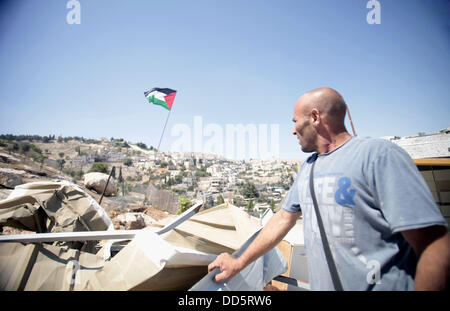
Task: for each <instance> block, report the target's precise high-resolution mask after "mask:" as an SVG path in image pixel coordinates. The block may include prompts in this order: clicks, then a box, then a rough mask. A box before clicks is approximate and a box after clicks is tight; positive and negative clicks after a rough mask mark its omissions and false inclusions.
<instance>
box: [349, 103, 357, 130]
mask: <svg viewBox="0 0 450 311" xmlns="http://www.w3.org/2000/svg"><path fill="white" fill-rule="evenodd" d="M347 114H348V119H349V120H350V125H351V126H352V131H353V136H356V132H355V127H354V126H353V121H352V117H351V116H350V110H349V109H348V106H347Z"/></svg>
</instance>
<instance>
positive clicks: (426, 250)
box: [402, 226, 450, 290]
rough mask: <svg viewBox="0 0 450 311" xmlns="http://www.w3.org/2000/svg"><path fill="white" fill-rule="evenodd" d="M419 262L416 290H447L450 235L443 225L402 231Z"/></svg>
mask: <svg viewBox="0 0 450 311" xmlns="http://www.w3.org/2000/svg"><path fill="white" fill-rule="evenodd" d="M402 234H403V236H404V237H405V239H406V240H407V241H408V243H409V244H410V245H411V247H412V248H413V249H414V252H415V253H416V255H417V258H418V262H417V268H416V276H415V279H414V290H445V289H446V287H447V288H448V286H449V284H448V281H449V278H450V236H449V234H448V233H447V229H446V228H445V227H443V226H432V227H427V228H421V229H414V230H407V231H403V232H402Z"/></svg>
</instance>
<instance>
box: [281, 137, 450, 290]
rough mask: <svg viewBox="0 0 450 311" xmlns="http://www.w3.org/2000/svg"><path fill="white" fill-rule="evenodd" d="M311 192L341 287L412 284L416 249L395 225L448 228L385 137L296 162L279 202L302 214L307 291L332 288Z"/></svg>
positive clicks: (404, 158) (392, 287) (419, 177)
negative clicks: (292, 179)
mask: <svg viewBox="0 0 450 311" xmlns="http://www.w3.org/2000/svg"><path fill="white" fill-rule="evenodd" d="M316 157H317V160H316V161H317V163H316V164H315V167H314V190H315V193H316V197H317V202H318V206H319V210H320V213H321V215H322V219H323V223H324V227H325V232H326V234H327V237H328V242H329V244H330V247H331V252H332V254H333V258H334V260H335V263H336V267H337V270H338V273H339V277H340V279H341V282H342V286H343V287H344V290H412V289H413V287H414V273H415V255H414V252H413V250H412V248H411V247H410V245H409V244H408V243H407V242H406V240H405V239H404V238H403V236H402V235H401V233H400V232H401V231H403V230H409V229H417V228H422V227H428V226H431V225H443V226H447V223H446V222H445V220H444V218H443V216H442V214H441V212H440V211H439V208H438V207H437V205H436V203H435V202H434V200H433V197H432V195H431V192H430V190H429V188H428V187H427V185H426V183H425V181H424V179H423V177H422V175H421V174H420V172H419V171H418V169H417V167H416V166H415V164H414V162H413V161H412V159H411V158H410V157H409V155H408V154H407V153H406V152H405V151H404V150H403V149H402V148H400V147H398V146H397V145H395V144H393V143H391V142H389V141H387V140H383V139H364V138H358V137H352V138H351V139H349V140H348V141H347V142H345V143H344V144H343V145H342V146H340V147H339V148H337V149H335V150H333V151H332V152H329V153H325V154H321V155H319V156H317V154H316V153H315V154H313V155H312V156H311V157H309V158H308V160H307V161H305V162H304V163H302V165H301V167H300V171H299V173H298V175H297V178H296V179H295V182H294V184H293V186H292V187H291V189H290V190H289V193H288V195H287V197H286V199H285V201H284V203H283V206H282V208H283V209H284V210H286V211H288V212H299V211H301V212H302V214H303V226H304V236H305V248H306V255H307V258H308V270H309V282H310V285H311V289H312V290H334V286H333V283H332V280H331V276H330V272H329V268H328V264H327V261H326V257H325V254H324V251H323V244H322V241H321V238H320V232H319V227H318V225H317V218H316V215H315V211H314V206H313V203H312V199H311V195H310V190H309V175H310V171H311V165H312V163H313V161H314V159H316Z"/></svg>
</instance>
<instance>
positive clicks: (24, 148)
mask: <svg viewBox="0 0 450 311" xmlns="http://www.w3.org/2000/svg"><path fill="white" fill-rule="evenodd" d="M20 149H21V150H22V153H23V154H25V153H27V152H28V151H30V144H29V143H22V144H21V145H20Z"/></svg>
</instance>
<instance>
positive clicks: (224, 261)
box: [208, 253, 242, 282]
mask: <svg viewBox="0 0 450 311" xmlns="http://www.w3.org/2000/svg"><path fill="white" fill-rule="evenodd" d="M214 268H219V269H220V271H221V273H219V274H217V275H216V277H215V281H216V282H223V281H226V280H228V279H231V278H232V277H233V276H235V275H236V274H238V273H239V272H240V271H241V270H242V265H241V263H240V260H239V259H236V258H234V257H233V256H231V255H230V254H228V253H222V254H220V255H219V256H217V258H216V259H215V260H214V261H213V262H212V263H210V264H209V265H208V272H211V271H212V270H213V269H214Z"/></svg>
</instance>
